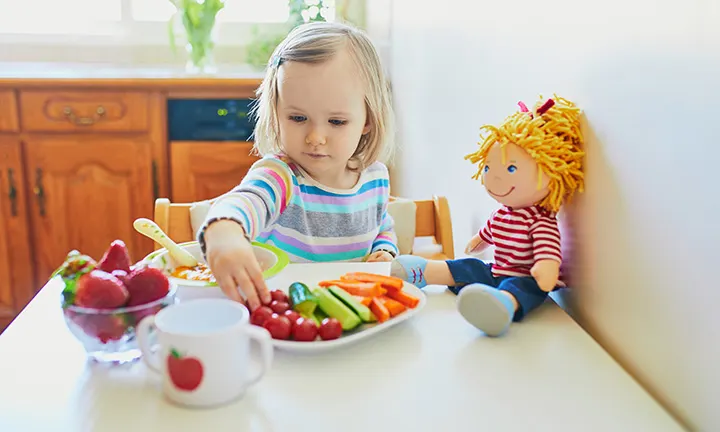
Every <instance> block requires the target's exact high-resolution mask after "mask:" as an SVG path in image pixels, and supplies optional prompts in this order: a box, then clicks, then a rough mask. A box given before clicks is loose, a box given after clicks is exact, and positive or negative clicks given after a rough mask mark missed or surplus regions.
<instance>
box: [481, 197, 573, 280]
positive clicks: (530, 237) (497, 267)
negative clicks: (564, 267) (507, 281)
mask: <svg viewBox="0 0 720 432" xmlns="http://www.w3.org/2000/svg"><path fill="white" fill-rule="evenodd" d="M479 234H480V237H481V238H482V239H483V240H484V241H485V242H487V243H488V244H491V245H495V262H494V263H493V266H492V271H493V274H494V275H495V276H530V269H531V268H532V266H533V264H535V262H537V261H539V260H544V259H551V260H556V261H558V262H562V253H561V251H560V230H559V229H558V224H557V219H556V217H555V214H554V213H551V212H549V211H547V210H545V209H543V208H541V207H539V206H532V207H526V208H521V209H511V208H510V207H507V206H503V207H502V208H500V209H498V210H496V211H495V212H493V214H492V216H491V217H490V219H488V221H487V223H486V224H485V226H484V227H483V228H482V229H481V230H480V233H479ZM559 284H562V282H559Z"/></svg>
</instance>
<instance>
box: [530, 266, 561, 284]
mask: <svg viewBox="0 0 720 432" xmlns="http://www.w3.org/2000/svg"><path fill="white" fill-rule="evenodd" d="M530 274H531V275H532V276H533V277H534V278H535V282H537V284H538V286H539V287H540V289H541V290H543V291H545V292H550V291H552V290H553V288H555V285H557V281H558V277H559V276H560V262H559V261H555V260H551V259H544V260H540V261H538V262H536V263H535V265H533V266H532V268H531V269H530Z"/></svg>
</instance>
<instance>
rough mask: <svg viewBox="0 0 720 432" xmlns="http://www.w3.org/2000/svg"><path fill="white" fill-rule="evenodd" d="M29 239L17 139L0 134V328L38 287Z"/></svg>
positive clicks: (19, 309)
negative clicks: (0, 135)
mask: <svg viewBox="0 0 720 432" xmlns="http://www.w3.org/2000/svg"><path fill="white" fill-rule="evenodd" d="M29 240H30V237H29V235H28V214H27V196H26V191H25V184H24V179H23V166H22V157H21V152H20V140H19V139H17V138H10V137H0V331H2V329H3V328H4V327H5V326H6V325H7V324H8V323H9V322H10V321H12V319H13V318H14V317H15V315H16V314H17V313H19V312H20V311H21V310H22V308H23V307H25V305H26V304H27V303H28V302H29V301H30V299H31V298H32V296H33V294H34V293H35V292H36V291H37V289H38V288H40V287H36V285H35V281H34V280H33V272H32V257H31V255H30V244H29Z"/></svg>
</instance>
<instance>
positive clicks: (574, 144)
mask: <svg viewBox="0 0 720 432" xmlns="http://www.w3.org/2000/svg"><path fill="white" fill-rule="evenodd" d="M519 105H520V107H521V109H520V111H518V112H515V113H514V114H512V115H510V116H508V117H507V118H506V119H505V121H504V122H503V123H502V124H501V125H500V126H499V127H495V126H492V125H484V126H482V127H481V128H480V130H481V131H482V130H485V131H488V132H489V135H488V136H487V137H485V138H483V136H482V133H481V135H480V138H481V140H482V141H481V142H480V143H478V144H479V145H480V149H479V150H478V151H476V152H474V153H471V154H469V155H467V156H465V159H466V160H467V159H469V160H470V162H472V163H476V164H478V172H477V173H476V174H475V175H474V176H473V178H474V179H475V180H477V178H478V177H480V176H481V175H482V171H483V168H484V166H485V160H486V158H487V155H488V152H489V151H490V148H491V147H492V146H493V144H495V143H498V144H500V146H501V148H503V149H504V148H505V146H506V145H507V144H508V143H513V144H515V145H517V146H519V147H520V148H522V149H523V150H525V151H526V152H527V153H528V154H529V155H530V157H532V158H533V159H534V160H535V162H537V164H538V167H539V170H538V187H539V185H540V183H541V182H542V175H543V174H545V175H546V176H547V177H548V178H549V179H550V182H549V184H548V189H549V193H548V195H547V196H546V197H545V198H544V199H543V200H542V201H540V203H538V205H539V206H541V207H543V208H545V209H547V210H550V211H552V212H557V211H558V210H559V209H560V207H561V206H562V204H563V202H565V201H569V200H570V199H572V196H573V195H574V193H575V192H576V191H580V192H582V191H583V188H584V174H583V157H584V156H585V152H584V151H583V150H582V147H583V136H582V133H581V131H580V110H579V109H578V108H577V107H576V106H575V104H574V103H572V102H570V101H569V100H567V99H564V98H561V97H559V96H557V95H556V96H554V98H552V99H547V100H543V98H542V96H540V100H539V101H538V102H537V103H536V104H535V106H534V108H533V110H532V112H531V111H530V110H528V109H527V107H526V106H525V104H523V103H522V102H520V103H519ZM503 157H504V151H503Z"/></svg>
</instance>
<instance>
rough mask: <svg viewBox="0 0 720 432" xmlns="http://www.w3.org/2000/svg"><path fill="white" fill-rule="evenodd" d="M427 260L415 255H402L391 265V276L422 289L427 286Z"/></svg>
mask: <svg viewBox="0 0 720 432" xmlns="http://www.w3.org/2000/svg"><path fill="white" fill-rule="evenodd" d="M426 264H427V260H426V259H425V258H423V257H419V256H415V255H401V256H399V257H397V258H395V259H394V260H392V263H391V264H390V276H394V277H396V278H400V279H402V280H404V281H406V282H409V283H411V284H413V285H415V286H416V287H418V288H422V287H424V286H426V285H427V280H425V265H426Z"/></svg>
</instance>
